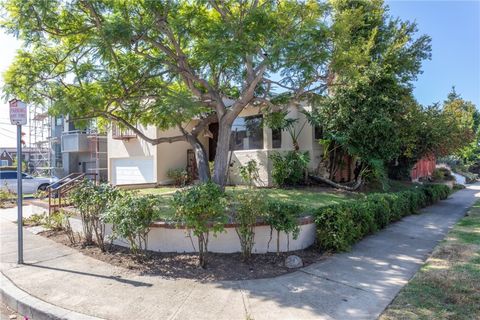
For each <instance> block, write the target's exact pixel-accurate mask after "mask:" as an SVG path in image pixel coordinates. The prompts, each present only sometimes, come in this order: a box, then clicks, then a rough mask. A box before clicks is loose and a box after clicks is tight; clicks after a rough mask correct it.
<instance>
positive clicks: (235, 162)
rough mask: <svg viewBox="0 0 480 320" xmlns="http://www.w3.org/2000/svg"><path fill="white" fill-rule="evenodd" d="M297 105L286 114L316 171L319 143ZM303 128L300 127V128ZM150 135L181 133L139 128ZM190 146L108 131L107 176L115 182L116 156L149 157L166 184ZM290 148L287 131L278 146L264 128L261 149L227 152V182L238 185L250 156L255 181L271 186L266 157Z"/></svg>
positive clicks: (206, 142) (160, 181) (160, 180)
mask: <svg viewBox="0 0 480 320" xmlns="http://www.w3.org/2000/svg"><path fill="white" fill-rule="evenodd" d="M299 108H308V107H306V106H300V107H294V106H291V107H290V108H289V114H288V116H289V117H291V118H294V119H297V118H298V119H299V120H298V121H297V124H296V125H297V130H301V133H300V134H299V137H298V143H299V146H300V151H302V152H308V153H309V154H310V164H309V169H310V170H315V169H316V168H317V167H318V164H319V162H320V161H321V159H322V149H321V146H320V145H319V143H318V142H316V141H315V139H314V128H313V127H312V126H311V125H310V124H309V123H308V122H307V119H306V117H305V115H304V114H303V113H302V112H300V109H299ZM258 114H260V110H259V108H258V107H247V108H245V110H243V111H242V112H241V113H240V115H239V116H240V117H247V116H253V115H258ZM195 124H196V122H195V121H192V122H191V124H190V125H189V126H190V127H188V128H187V129H190V128H191V127H193V126H194V125H195ZM302 127H303V129H302ZM141 129H142V130H143V131H144V132H145V133H146V134H147V135H148V136H149V137H155V138H159V137H171V136H177V135H179V134H180V132H179V130H178V129H169V130H163V131H162V130H159V129H156V128H154V127H153V126H148V127H146V128H141ZM199 139H200V141H201V142H202V144H203V146H204V148H205V151H206V152H207V154H208V148H209V138H208V137H207V136H206V135H204V134H200V135H199ZM189 149H192V147H191V145H190V144H189V143H187V142H174V143H171V144H169V143H162V144H159V145H156V146H152V145H151V144H149V143H147V142H145V141H143V140H142V139H140V138H134V139H130V140H114V139H112V133H111V132H109V134H108V150H109V154H108V172H109V174H108V179H109V181H110V182H114V180H115V179H114V176H113V170H114V168H112V163H113V162H114V161H115V159H141V158H145V157H149V158H151V159H153V163H154V166H155V168H154V173H155V183H156V184H168V183H171V182H172V181H171V179H169V178H168V176H167V172H168V170H169V169H177V168H182V169H183V168H186V167H187V151H188V150H189ZM290 150H293V143H292V139H291V137H290V135H289V134H288V132H286V131H283V132H282V143H281V148H273V147H272V130H271V129H270V128H267V127H264V128H263V149H253V150H236V151H233V153H231V154H230V155H229V159H230V169H229V172H228V183H230V184H241V183H242V180H241V178H240V176H239V174H238V172H239V170H238V168H239V166H241V165H245V164H246V163H247V162H248V161H250V160H251V159H254V160H256V161H257V163H258V165H259V169H260V172H259V175H260V180H259V181H258V182H257V185H258V186H264V187H267V186H271V185H272V184H273V181H272V177H271V170H272V167H271V166H272V164H271V160H270V159H269V156H270V154H272V153H273V152H287V151H290Z"/></svg>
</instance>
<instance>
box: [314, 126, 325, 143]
mask: <svg viewBox="0 0 480 320" xmlns="http://www.w3.org/2000/svg"><path fill="white" fill-rule="evenodd" d="M313 131H314V133H313V134H314V138H315V140H319V139H323V127H322V126H319V125H316V126H315V127H314V129H313Z"/></svg>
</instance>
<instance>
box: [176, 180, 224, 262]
mask: <svg viewBox="0 0 480 320" xmlns="http://www.w3.org/2000/svg"><path fill="white" fill-rule="evenodd" d="M172 205H173V207H174V208H175V220H176V221H177V222H178V223H180V224H183V225H185V226H186V227H187V228H188V229H191V230H192V231H193V234H194V235H195V236H196V237H197V238H198V254H199V264H200V266H201V267H205V265H206V263H207V254H208V237H209V235H210V232H211V231H213V235H214V236H216V234H217V233H218V232H222V231H223V230H224V227H225V223H226V222H227V220H228V217H227V214H226V210H225V209H226V199H225V194H224V192H223V191H222V190H221V189H220V187H219V186H218V185H216V184H215V183H213V182H211V181H209V182H207V183H203V184H199V185H196V186H193V187H191V188H189V189H187V190H182V191H177V192H176V193H175V194H174V195H173V202H172Z"/></svg>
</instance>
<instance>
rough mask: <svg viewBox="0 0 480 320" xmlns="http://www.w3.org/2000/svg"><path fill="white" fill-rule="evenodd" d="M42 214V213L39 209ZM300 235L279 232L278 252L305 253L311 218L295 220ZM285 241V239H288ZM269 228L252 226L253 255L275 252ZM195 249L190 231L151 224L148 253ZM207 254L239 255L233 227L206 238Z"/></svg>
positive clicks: (76, 224)
mask: <svg viewBox="0 0 480 320" xmlns="http://www.w3.org/2000/svg"><path fill="white" fill-rule="evenodd" d="M41 210H43V211H44V209H41ZM70 223H71V225H72V228H73V230H74V231H75V232H82V224H81V221H80V219H79V218H77V217H72V218H70ZM299 224H300V233H299V235H298V238H297V239H296V240H294V239H293V238H292V236H291V235H290V236H289V237H287V235H286V234H285V233H284V232H280V251H281V252H288V251H295V250H302V249H306V248H307V247H309V246H311V245H312V244H313V243H314V241H315V235H316V234H315V233H316V226H315V222H313V219H312V218H311V217H304V218H300V219H299ZM111 230H112V229H111V225H107V226H106V234H107V236H108V235H110V234H111V232H112V231H111ZM288 238H289V239H288ZM269 240H270V226H268V225H265V224H258V225H257V226H255V245H254V247H253V251H252V252H253V253H266V252H276V250H277V232H276V231H275V230H273V232H272V239H271V240H270V244H269ZM113 243H114V244H117V245H120V246H124V247H128V243H127V241H124V240H121V239H119V240H115V241H114V242H113ZM197 247H198V242H197V238H196V237H195V236H193V234H192V233H191V231H189V230H188V229H185V228H182V227H180V228H177V227H176V226H175V225H171V224H168V223H164V222H155V223H153V224H152V227H151V229H150V233H149V234H148V249H149V250H152V251H159V252H179V253H182V252H196V249H197ZM208 250H209V251H210V252H218V253H234V252H240V251H241V249H240V240H239V238H238V235H237V232H236V231H235V225H233V224H228V225H226V226H225V231H224V232H222V233H219V234H217V236H216V237H214V236H213V234H210V238H209V242H208Z"/></svg>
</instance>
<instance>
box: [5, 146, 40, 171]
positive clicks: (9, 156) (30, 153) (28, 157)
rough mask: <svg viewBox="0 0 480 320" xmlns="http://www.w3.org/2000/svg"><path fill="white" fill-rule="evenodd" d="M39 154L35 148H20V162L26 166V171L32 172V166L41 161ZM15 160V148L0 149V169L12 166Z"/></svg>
mask: <svg viewBox="0 0 480 320" xmlns="http://www.w3.org/2000/svg"><path fill="white" fill-rule="evenodd" d="M40 153H41V152H40V151H39V150H38V149H36V148H31V147H23V148H22V160H23V161H24V162H26V164H27V168H28V169H27V171H28V172H30V173H31V172H32V171H33V168H34V165H35V164H37V163H38V161H39V160H41V154H40ZM16 158H17V148H15V147H11V148H0V167H2V166H5V164H6V165H7V166H13V165H14V161H15V160H16Z"/></svg>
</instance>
